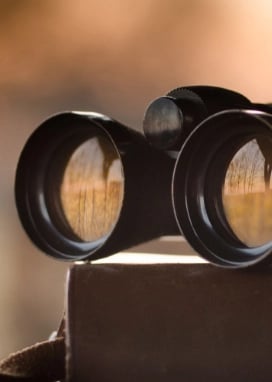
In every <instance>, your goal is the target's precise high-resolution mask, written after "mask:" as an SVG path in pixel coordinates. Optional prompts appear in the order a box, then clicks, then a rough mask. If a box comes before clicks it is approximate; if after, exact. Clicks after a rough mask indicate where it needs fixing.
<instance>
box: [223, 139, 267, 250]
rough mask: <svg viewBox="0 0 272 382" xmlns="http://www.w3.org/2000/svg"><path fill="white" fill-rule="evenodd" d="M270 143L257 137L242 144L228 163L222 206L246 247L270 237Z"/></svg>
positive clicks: (256, 244)
mask: <svg viewBox="0 0 272 382" xmlns="http://www.w3.org/2000/svg"><path fill="white" fill-rule="evenodd" d="M271 170H272V142H271V140H270V139H269V138H267V137H264V136H260V137H256V139H252V140H250V141H249V142H247V143H246V144H244V145H243V146H242V147H241V148H240V149H239V151H238V152H237V153H236V154H235V155H234V157H233V158H232V160H231V162H230V163H229V166H228V169H227V172H226V177H225V182H224V186H223V206H224V210H225V215H226V218H227V221H228V223H229V225H230V227H231V228H232V230H233V232H234V233H235V235H236V236H237V237H238V238H239V239H240V240H241V241H242V242H243V243H244V244H246V245H247V246H248V247H255V246H259V245H262V244H265V243H267V242H269V241H270V240H272V191H271V187H270V183H271V182H270V178H271Z"/></svg>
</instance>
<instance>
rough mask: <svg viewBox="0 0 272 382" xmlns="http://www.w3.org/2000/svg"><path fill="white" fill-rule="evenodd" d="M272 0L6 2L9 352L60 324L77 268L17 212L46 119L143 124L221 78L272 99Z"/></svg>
mask: <svg viewBox="0 0 272 382" xmlns="http://www.w3.org/2000/svg"><path fill="white" fill-rule="evenodd" d="M271 37H272V2H271V1H270V0H258V1H257V0H167V1H163V0H137V1H135V0H133V1H132V0H99V1H98V0H93V1H91V0H89V1H88V0H77V1H73V0H47V1H42V0H0V115H1V119H0V137H1V139H0V148H1V150H0V155H1V161H0V185H1V187H0V248H1V266H0V358H2V357H4V356H6V355H7V354H8V353H10V352H12V351H15V350H18V349H20V348H22V347H24V346H27V345H30V344H32V343H34V342H36V341H39V340H42V339H45V338H47V337H48V335H49V334H50V332H51V331H52V330H54V329H55V328H56V327H57V326H58V322H59V320H60V318H61V315H62V312H63V306H64V295H65V280H66V272H67V269H68V265H67V264H66V263H61V262H57V261H55V260H53V259H51V258H49V257H46V256H45V255H43V254H42V253H40V252H39V251H38V250H37V249H36V248H35V247H34V246H33V245H32V243H31V242H30V241H29V239H28V238H27V236H26V234H25V233H24V231H23V230H22V228H21V225H20V222H19V220H18V217H17V213H16V208H15V203H14V196H13V185H14V174H15V169H16V163H17V160H18V157H19V154H20V151H21V149H22V147H23V145H24V143H25V141H26V139H27V138H28V136H29V135H30V133H31V132H32V131H33V130H34V129H35V127H36V126H37V125H38V124H40V122H41V121H42V120H43V119H45V118H46V117H47V116H49V115H50V114H53V113H56V112H58V111H63V110H71V109H76V110H95V111H98V112H101V113H104V114H107V115H110V116H112V117H114V118H115V119H118V120H120V121H122V122H123V123H125V124H127V125H130V126H132V127H134V128H137V129H141V124H142V118H143V113H144V110H145V108H146V105H147V104H148V103H149V102H150V101H151V100H152V99H154V98H155V97H158V96H160V95H163V94H165V93H166V92H168V91H169V90H171V89H172V88H175V87H178V86H185V85H196V84H199V85H217V86H222V87H227V88H231V89H233V90H237V91H240V92H242V93H244V94H245V95H246V96H248V97H249V98H250V99H252V100H254V101H258V102H268V101H272V89H271V86H270V84H271V83H272V70H271V68H272V49H271Z"/></svg>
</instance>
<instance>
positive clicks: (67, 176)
mask: <svg viewBox="0 0 272 382" xmlns="http://www.w3.org/2000/svg"><path fill="white" fill-rule="evenodd" d="M173 167H174V161H173V159H171V158H170V157H169V156H168V155H167V154H165V153H164V152H161V151H158V150H156V149H153V148H151V147H150V146H149V145H148V143H147V142H146V140H145V138H144V137H143V135H142V134H140V133H139V132H136V131H134V130H132V129H129V128H127V127H126V126H124V125H121V124H120V123H118V122H116V121H114V120H112V119H110V118H108V117H106V116H104V115H101V114H96V113H76V112H71V113H63V114H59V115H56V116H54V117H52V118H50V119H48V120H46V121H45V122H44V123H43V124H42V125H41V126H40V127H39V128H38V129H37V130H36V131H34V133H33V134H32V136H31V137H30V138H29V140H28V142H27V144H26V145H25V148H24V150H23V152H22V154H21V157H20V160H19V164H18V168H17V175H16V186H15V193H16V202H17V209H18V212H19V216H20V218H21V221H22V224H23V226H24V228H25V229H26V231H27V233H28V235H29V236H30V237H31V239H32V240H33V242H34V243H35V244H36V245H37V246H38V247H39V248H40V249H41V250H42V251H44V252H46V253H48V254H49V255H52V256H54V257H57V258H60V259H67V260H83V259H96V258H100V257H104V256H108V255H110V254H113V253H115V252H118V251H121V250H124V249H126V248H128V247H131V246H133V245H136V244H138V243H141V242H144V241H147V240H150V239H153V238H156V237H158V236H161V235H165V234H167V235H171V234H173V233H174V234H177V233H178V228H177V224H176V222H175V217H174V212H173V209H172V202H171V181H172V172H173ZM162 201H163V202H162Z"/></svg>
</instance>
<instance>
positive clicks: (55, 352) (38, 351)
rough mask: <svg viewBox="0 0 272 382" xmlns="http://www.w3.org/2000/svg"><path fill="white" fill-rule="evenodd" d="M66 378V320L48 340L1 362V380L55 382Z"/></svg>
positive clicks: (3, 381)
mask: <svg viewBox="0 0 272 382" xmlns="http://www.w3.org/2000/svg"><path fill="white" fill-rule="evenodd" d="M64 378H65V320H64V318H63V319H62V320H61V322H60V325H59V328H58V330H57V331H56V332H55V333H54V335H53V336H52V335H51V339H50V340H48V341H43V342H39V343H37V344H35V345H32V346H29V347H27V348H25V349H23V350H21V351H18V352H16V353H13V354H11V355H10V356H8V357H7V358H6V359H4V360H3V361H2V362H0V382H9V381H10V382H12V381H18V382H19V381H21V382H28V381H29V382H30V381H31V382H35V381H37V382H38V381H39V382H54V381H60V380H63V379H64Z"/></svg>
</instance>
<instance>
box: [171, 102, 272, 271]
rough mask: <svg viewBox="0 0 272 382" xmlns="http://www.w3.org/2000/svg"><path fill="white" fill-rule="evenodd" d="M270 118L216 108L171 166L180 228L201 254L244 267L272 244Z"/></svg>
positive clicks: (189, 138) (192, 135) (219, 261)
mask: <svg viewBox="0 0 272 382" xmlns="http://www.w3.org/2000/svg"><path fill="white" fill-rule="evenodd" d="M271 172H272V119H271V115H270V114H267V113H264V112H259V111H251V110H229V111H222V112H220V113H217V114H215V115H213V116H211V117H209V118H207V119H206V120H205V121H203V122H202V123H200V124H199V125H198V126H197V127H196V128H195V130H194V131H193V132H192V134H191V135H190V136H189V137H188V139H187V140H186V141H185V143H184V145H183V147H182V149H181V151H180V153H179V156H178V159H177V162H176V166H175V170H174V177H173V203H174V209H175V214H176V219H177V223H178V225H179V228H180V230H181V232H182V233H183V234H184V236H185V237H186V239H187V240H188V241H189V243H190V244H191V245H192V247H193V248H194V249H195V250H196V251H198V252H199V253H200V254H201V255H202V256H203V257H205V258H206V259H207V260H209V261H210V262H212V263H214V264H217V265H221V266H225V267H234V268H238V267H245V266H249V265H253V264H255V263H257V262H260V261H261V260H264V259H265V258H267V256H268V255H269V254H270V253H271V249H272V192H271V189H270V177H271Z"/></svg>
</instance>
